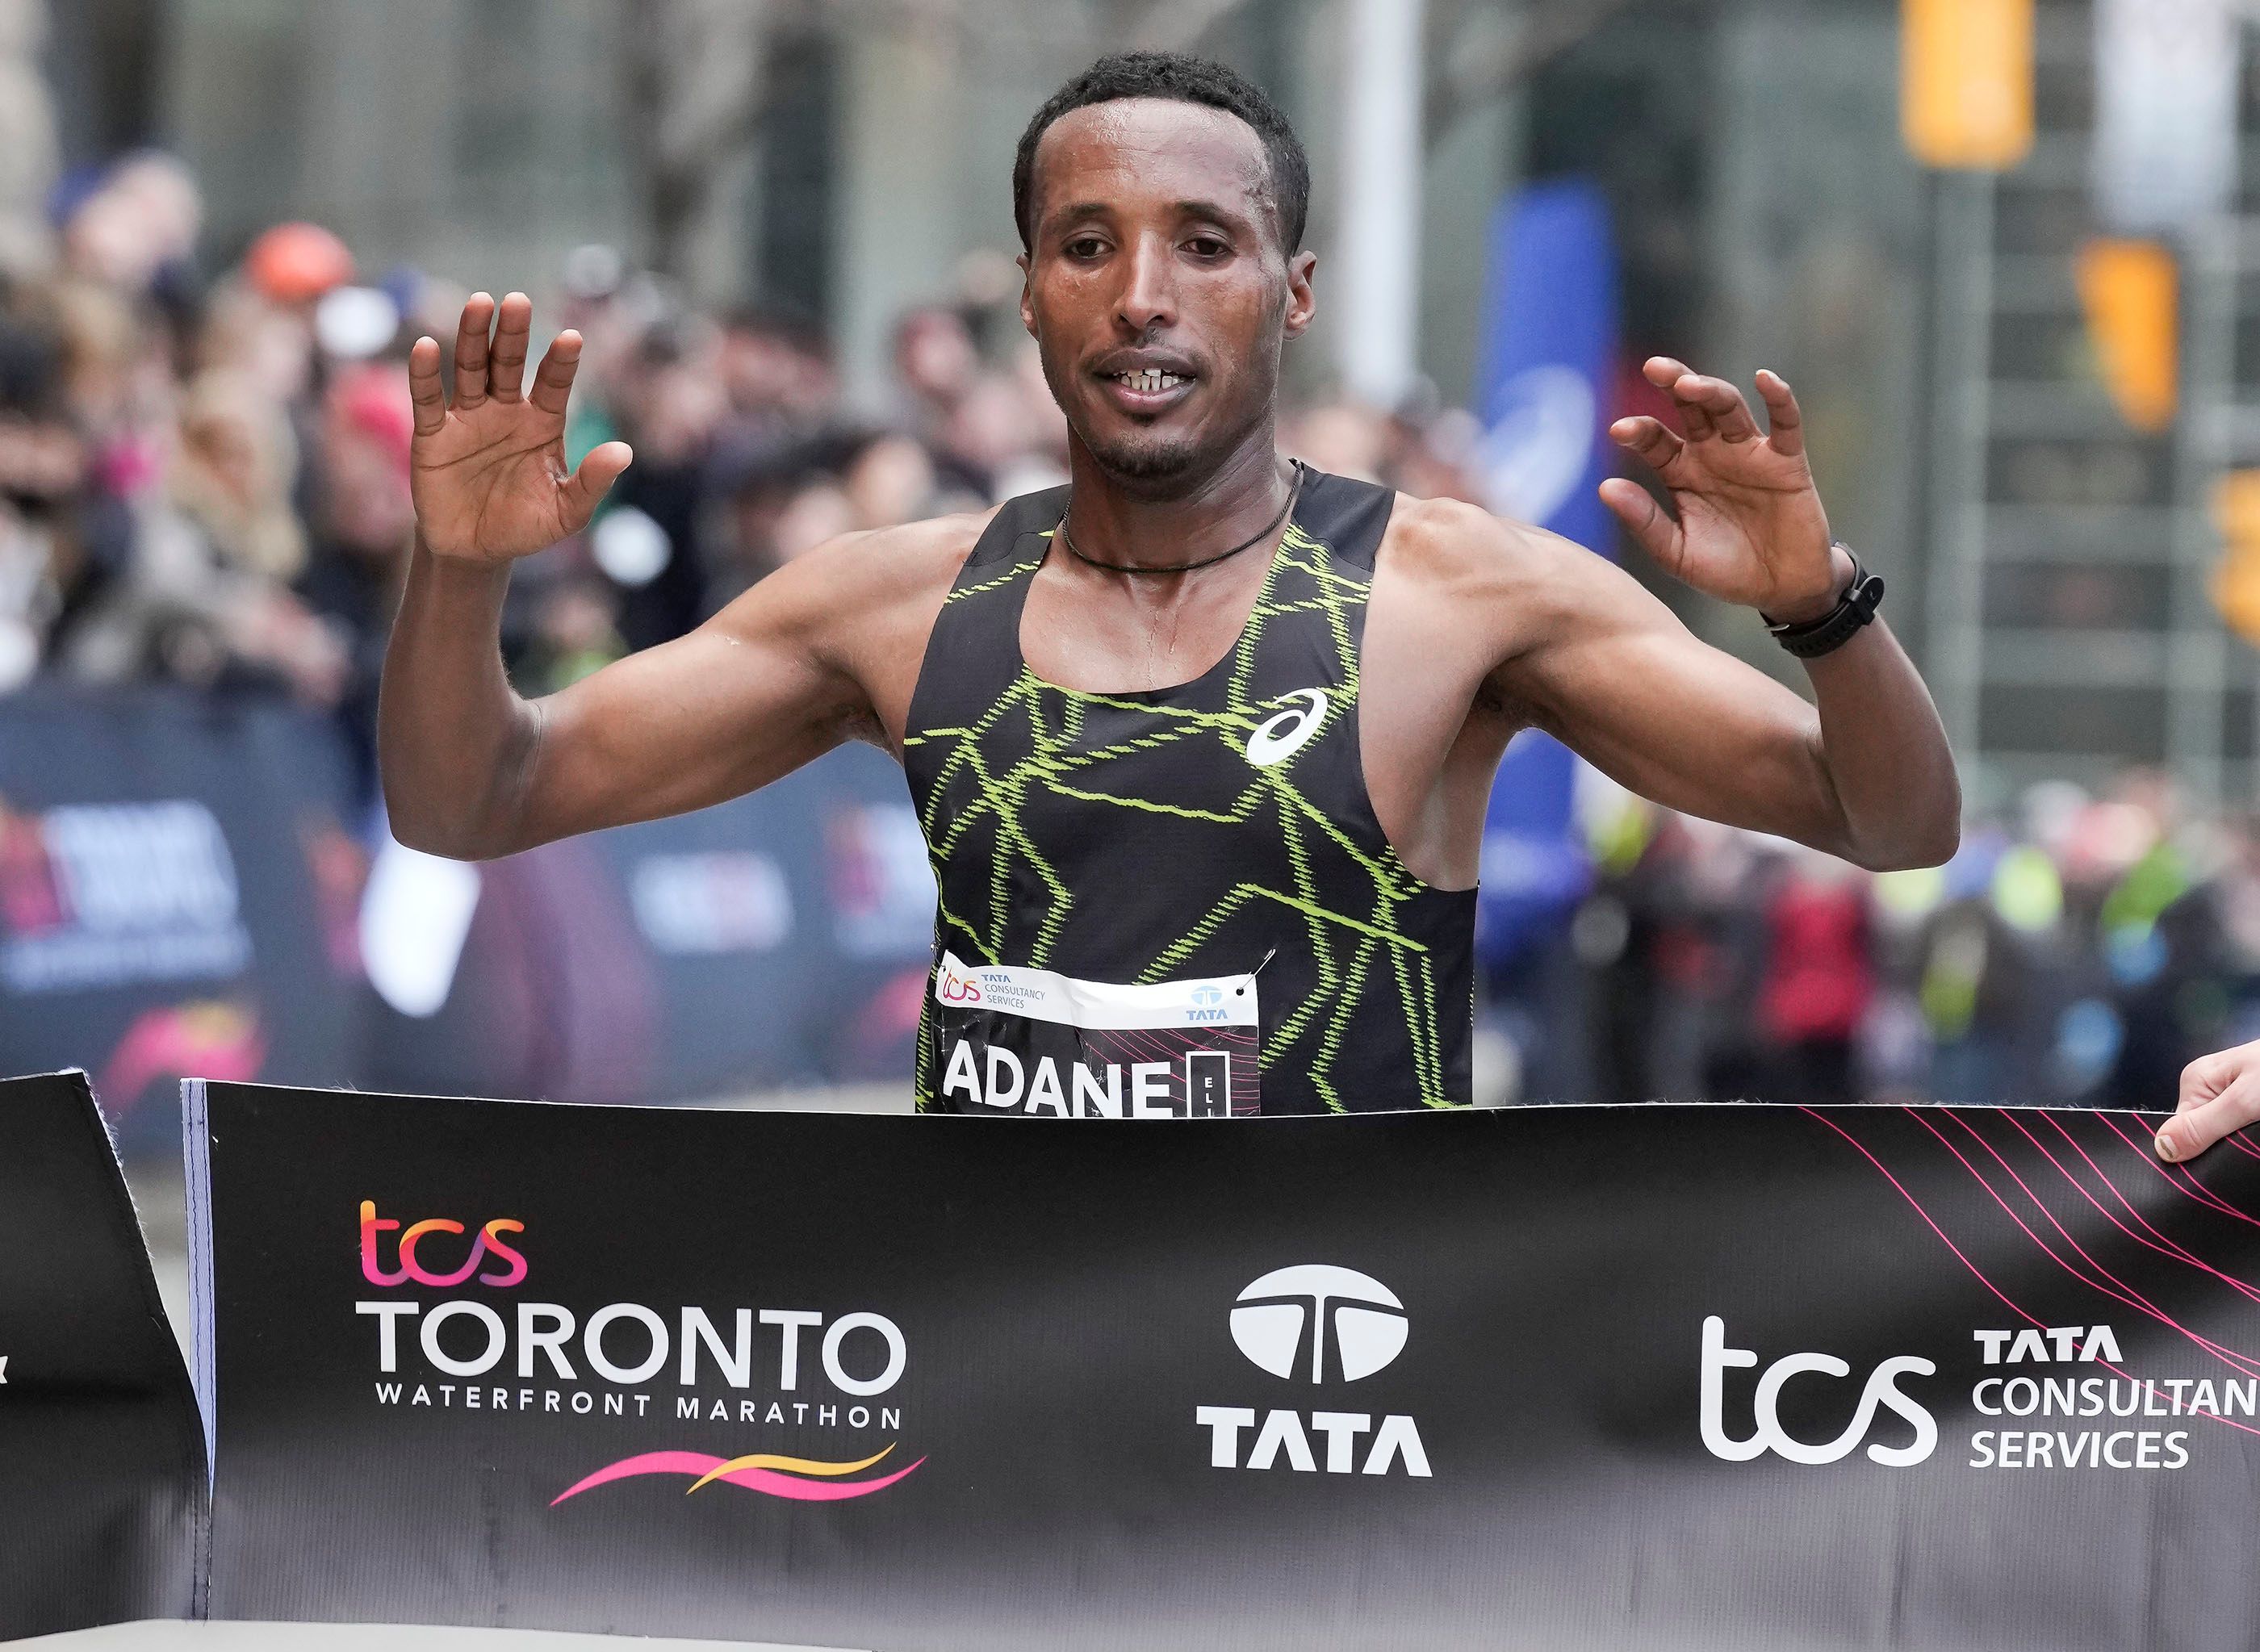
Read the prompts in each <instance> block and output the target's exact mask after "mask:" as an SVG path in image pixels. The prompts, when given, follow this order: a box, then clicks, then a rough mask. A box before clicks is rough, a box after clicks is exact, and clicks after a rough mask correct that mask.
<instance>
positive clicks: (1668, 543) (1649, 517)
mask: <svg viewBox="0 0 2260 1652" xmlns="http://www.w3.org/2000/svg"><path fill="white" fill-rule="evenodd" d="M1641 371H1642V372H1643V373H1645V374H1646V375H1647V376H1648V382H1649V383H1651V384H1653V385H1655V386H1656V389H1658V390H1668V391H1670V394H1671V398H1672V400H1674V401H1675V402H1677V404H1679V413H1680V418H1681V421H1682V422H1683V423H1684V426H1685V427H1686V434H1685V435H1684V436H1682V435H1679V434H1677V433H1674V432H1672V431H1670V430H1669V429H1667V428H1665V426H1663V422H1662V421H1661V420H1659V419H1655V418H1620V419H1619V420H1618V421H1617V422H1616V423H1615V424H1613V425H1612V426H1609V434H1610V435H1611V436H1612V437H1613V438H1614V439H1615V440H1617V441H1618V442H1619V443H1620V444H1622V445H1623V446H1624V447H1628V448H1630V449H1631V450H1632V451H1633V452H1634V453H1635V454H1639V455H1640V456H1641V458H1642V459H1644V460H1646V461H1648V463H1649V465H1651V466H1653V467H1654V468H1655V470H1656V475H1657V476H1659V477H1660V478H1662V480H1663V485H1664V486H1665V487H1666V488H1667V489H1669V490H1670V494H1671V503H1672V505H1673V507H1674V509H1676V510H1677V512H1678V520H1677V521H1674V520H1673V519H1672V518H1671V517H1670V515H1669V514H1667V513H1666V512H1665V511H1663V508H1662V507H1661V506H1659V505H1658V504H1656V500H1655V499H1654V497H1651V496H1650V495H1649V492H1648V490H1646V489H1644V488H1642V487H1641V486H1640V485H1639V483H1634V482H1630V481H1627V480H1626V479H1625V478H1623V477H1621V476H1619V477H1613V478H1611V479H1610V480H1609V481H1607V482H1605V483H1602V484H1601V498H1602V500H1603V501H1604V502H1605V503H1606V504H1607V505H1608V507H1609V509H1610V510H1612V511H1615V512H1616V514H1617V518H1618V519H1619V520H1620V521H1621V522H1622V523H1623V524H1624V525H1625V526H1626V528H1627V530H1628V531H1629V532H1630V533H1631V534H1632V536H1633V537H1634V539H1636V540H1639V541H1640V542H1641V545H1642V546H1644V547H1647V549H1648V552H1649V554H1650V555H1651V556H1653V557H1655V558H1656V561H1659V562H1661V563H1663V566H1664V568H1665V569H1667V570H1669V571H1670V573H1671V574H1673V575H1674V576H1677V577H1678V578H1680V579H1683V580H1685V581H1686V582H1687V583H1689V584H1690V585H1692V586H1693V587H1694V588H1695V589H1696V590H1699V591H1702V592H1703V593H1705V594H1706V596H1711V597H1718V598H1720V600H1721V601H1724V602H1730V603H1739V604H1742V605H1743V606H1744V607H1748V608H1756V609H1758V610H1760V611H1763V613H1764V614H1766V616H1767V617H1768V618H1770V619H1774V620H1776V621H1787V622H1790V623H1792V624H1794V623H1800V622H1803V621H1805V620H1808V619H1819V618H1820V617H1821V616H1822V615H1823V614H1826V613H1827V611H1829V610H1830V609H1831V608H1833V607H1834V605H1835V604H1836V600H1837V598H1838V597H1840V596H1842V593H1843V590H1844V586H1845V584H1846V583H1848V582H1849V579H1850V577H1851V563H1850V561H1849V559H1846V558H1842V557H1840V556H1839V555H1837V554H1836V553H1835V552H1834V551H1833V550H1832V549H1831V548H1830V547H1829V539H1828V513H1827V511H1823V510H1822V509H1821V508H1820V494H1819V492H1818V491H1816V490H1814V488H1813V472H1812V470H1811V468H1809V467H1808V466H1807V465H1806V462H1805V422H1804V418H1803V416H1802V415H1801V414H1800V413H1799V411H1798V406H1797V397H1795V396H1794V395H1793V394H1792V393H1791V390H1790V388H1789V384H1788V383H1787V381H1785V380H1784V379H1783V378H1781V377H1780V376H1779V375H1777V374H1773V373H1760V374H1759V375H1758V394H1759V395H1760V396H1762V397H1764V398H1765V404H1766V416H1767V422H1768V424H1769V425H1770V426H1771V431H1770V433H1767V434H1762V433H1760V432H1759V430H1758V427H1757V421H1756V419H1754V418H1752V417H1751V416H1750V410H1749V404H1747V403H1746V402H1744V401H1743V400H1742V393H1741V391H1740V390H1736V389H1735V388H1734V386H1733V385H1731V384H1729V383H1727V381H1726V380H1724V379H1714V378H1706V377H1705V376H1704V375H1701V374H1699V373H1692V372H1690V371H1689V370H1688V369H1687V368H1686V367H1684V365H1682V364H1681V363H1679V362H1677V361H1673V360H1672V359H1671V358H1670V357H1669V356H1662V355H1659V356H1651V357H1649V361H1648V362H1647V364H1646V365H1645V366H1644V367H1643V368H1641Z"/></svg>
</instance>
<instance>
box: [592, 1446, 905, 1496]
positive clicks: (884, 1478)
mask: <svg viewBox="0 0 2260 1652" xmlns="http://www.w3.org/2000/svg"><path fill="white" fill-rule="evenodd" d="M894 1449H895V1448H894V1447H892V1446H891V1445H890V1446H889V1447H888V1448H886V1449H885V1450H884V1451H882V1452H880V1453H879V1454H878V1455H876V1456H870V1457H866V1458H864V1459H863V1460H862V1462H819V1461H818V1460H817V1459H815V1458H813V1457H783V1456H777V1455H774V1454H773V1453H769V1452H756V1453H755V1454H754V1455H752V1456H748V1457H718V1456H715V1455H712V1453H710V1452H704V1451H647V1452H644V1453H643V1454H642V1455H640V1456H633V1457H622V1458H621V1459H620V1460H619V1462H613V1463H608V1464H606V1465H605V1466H604V1468H601V1469H599V1470H597V1471H596V1472H595V1473H594V1474H592V1475H590V1476H589V1477H587V1478H586V1479H583V1480H580V1481H577V1482H576V1483H575V1484H572V1485H570V1486H568V1487H567V1488H566V1489H565V1490H564V1491H561V1492H559V1493H558V1494H557V1495H556V1496H555V1497H554V1498H550V1499H549V1506H550V1507H551V1508H553V1509H554V1508H555V1507H556V1506H557V1505H559V1504H560V1503H562V1502H563V1501H565V1499H566V1498H574V1497H578V1496H580V1495H581V1493H582V1492H583V1491H595V1490H596V1489H597V1487H598V1486H600V1485H610V1484H611V1483H612V1482H613V1481H615V1480H632V1479H635V1478H637V1477H640V1476H642V1475H647V1474H679V1475H683V1476H687V1477H689V1478H690V1482H691V1484H690V1489H689V1491H685V1492H684V1493H683V1495H684V1496H685V1497H688V1496H690V1492H692V1491H699V1490H701V1489H702V1488H704V1487H705V1486H709V1485H712V1484H714V1483H715V1482H716V1481H718V1480H719V1481H720V1482H722V1483H723V1484H726V1485H734V1486H738V1487H740V1488H742V1489H743V1490H745V1491H759V1492H761V1493H762V1495H763V1496H765V1497H781V1498H790V1499H791V1500H792V1501H794V1502H796V1503H840V1502H844V1501H846V1500H847V1498H858V1497H869V1496H870V1495H871V1493H873V1492H874V1491H885V1490H886V1489H887V1488H888V1487H889V1486H890V1485H892V1484H894V1483H895V1482H896V1481H898V1480H900V1479H904V1478H906V1477H909V1476H910V1475H912V1474H913V1473H915V1472H916V1471H917V1470H918V1467H919V1463H922V1462H925V1461H926V1459H925V1458H924V1457H920V1458H919V1460H918V1462H913V1463H912V1464H911V1465H910V1467H909V1468H907V1469H897V1470H895V1471H894V1472H893V1473H892V1474H883V1475H879V1476H877V1477H875V1478H872V1479H869V1480H850V1479H847V1478H845V1476H847V1475H851V1474H861V1473H862V1472H863V1471H864V1470H866V1469H875V1468H876V1467H877V1466H878V1465H879V1464H880V1463H881V1462H883V1461H884V1460H885V1459H886V1458H887V1457H889V1456H890V1455H893V1452H894Z"/></svg>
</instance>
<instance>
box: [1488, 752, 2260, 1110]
mask: <svg viewBox="0 0 2260 1652" xmlns="http://www.w3.org/2000/svg"><path fill="white" fill-rule="evenodd" d="M1582 813H1583V816H1584V836H1585V840H1586V844H1587V847H1588V849H1589V852H1590V855H1591V861H1592V865H1593V876H1592V881H1591V886H1590V888H1589V890H1587V891H1586V892H1585V893H1584V896H1583V898H1582V899H1581V900H1579V901H1578V902H1577V904H1576V905H1573V906H1571V907H1570V908H1568V909H1567V910H1566V911H1565V914H1564V917H1565V921H1564V922H1563V924H1561V925H1560V926H1556V927H1554V928H1552V929H1550V930H1541V931H1540V932H1539V933H1535V934H1534V935H1533V936H1531V937H1530V938H1529V939H1527V940H1526V941H1525V942H1524V943H1523V944H1521V945H1520V946H1519V947H1516V948H1511V949H1502V948H1492V949H1491V950H1492V956H1491V989H1492V990H1491V993H1490V994H1489V999H1490V1003H1489V1007H1488V1008H1487V1010H1486V1012H1485V1019H1486V1021H1487V1023H1488V1031H1489V1033H1490V1036H1491V1041H1492V1044H1493V1048H1494V1049H1495V1050H1496V1051H1497V1052H1498V1053H1499V1054H1500V1055H1504V1057H1505V1059H1504V1061H1502V1062H1498V1063H1497V1064H1496V1070H1498V1072H1499V1073H1500V1074H1501V1076H1500V1077H1499V1078H1498V1079H1497V1080H1495V1081H1494V1082H1495V1083H1498V1085H1499V1086H1500V1087H1501V1088H1502V1089H1503V1090H1504V1091H1505V1092H1506V1093H1505V1094H1504V1095H1502V1096H1499V1097H1498V1098H1497V1099H1521V1100H1531V1101H1547V1100H1561V1099H1571V1098H1577V1099H1585V1098H1590V1099H1592V1100H1597V1101H1634V1100H1642V1099H1648V1098H1655V1097H1672V1098H1713V1099H1742V1098H1751V1099H1763V1100H1770V1101H1793V1102H1806V1103H1813V1102H1822V1101H1840V1100H1860V1099H1863V1100H1870V1101H1913V1100H1938V1101H1946V1102H1963V1103H1999V1102H2005V1101H2006V1102H2021V1103H2049V1104H2061V1105H2095V1106H2114V1107H2134V1106H2140V1107H2145V1108H2157V1107H2171V1105H2173V1102H2174V1098H2175V1095H2176V1084H2177V1080H2178V1075H2179V1072H2180V1069H2181V1068H2182V1066H2183V1065H2184V1064H2185V1062H2188V1061H2190V1060H2191V1059H2192V1057H2194V1056H2196V1055H2199V1054H2201V1053H2203V1052H2205V1051H2206V1050H2209V1049H2217V1048H2223V1047H2226V1046H2228V1045H2231V1044H2237V1043H2242V1042H2244V1041H2248V1040H2250V1039H2252V1038H2254V1037H2256V1036H2260V820H2255V819H2249V818H2242V819H2232V818H2228V817H2226V816H2223V815H2219V814H2212V813H2204V812H2192V811H2190V810H2189V809H2188V808H2186V807H2185V805H2184V803H2183V802H2182V800H2181V799H2180V798H2179V797H2178V795H2177V794H2176V791H2175V789H2174V787H2173V786H2172V784H2171V782H2170V781H2169V780H2168V779H2167V778H2166V777H2165V776H2162V775H2157V774H2154V773H2140V772H2136V773H2129V774H2128V775H2126V776H2123V777H2121V780H2120V781H2119V782H2118V783H2116V784H2115V785H2114V786H2113V787H2112V788H2111V789H2110V790H2109V791H2108V793H2107V794H2106V795H2104V796H2100V797H2098V796H2091V795H2089V794H2088V793H2087V792H2085V791H2083V790H2081V789H2080V788H2078V787H2077V786H2074V785H2072V784H2070V783H2064V782H2051V783H2046V784H2042V785H2039V786H2035V787H2034V788H2032V789H2031V790H2028V792H2027V793H2026V794H2025V796H2024V797H2022V798H2021V799H2020V805H2019V806H2018V808H2017V810H2016V811H2015V812H2014V813H2013V815H2012V816H2011V817H2009V818H2006V819H1997V820H1980V821H1977V822H1973V823H1972V824H1971V825H1970V826H1969V827H1968V828H1967V829H1966V830H1965V831H1964V833H1963V844H1962V847H1961V850H1960V852H1959V853H1958V854H1957V855H1956V856H1955V858H1954V860H1953V861H1952V862H1950V863H1949V864H1948V865H1946V866H1944V867H1942V868H1938V869H1931V870H1925V871H1910V872H1892V873H1886V874H1884V875H1882V876H1871V875H1870V874H1867V873H1864V872H1862V871H1860V870H1858V869H1856V868H1853V867H1851V866H1849V865H1847V864H1845V863H1844V862H1841V861H1837V860H1834V859H1832V858H1831V857H1829V856H1827V855H1820V854H1817V853H1814V852H1813V851H1811V850H1807V849H1805V848H1802V847H1799V846H1798V845H1795V844H1792V843H1788V842H1785V841H1784V840H1780V839H1776V838H1768V837H1763V836H1760V835H1757V834H1755V833H1746V832H1738V831H1734V830H1732V829H1730V828H1727V827H1723V826H1714V825H1713V824H1711V823H1709V822H1706V821H1701V820H1694V819H1688V818H1686V817H1684V816H1680V815H1675V814H1672V813H1670V812H1666V811H1663V810H1659V809H1657V808H1656V807H1655V806H1654V805H1649V804H1648V803H1646V802H1645V801H1644V800H1642V799H1641V798H1638V797H1632V796H1631V795H1629V794H1627V793H1625V792H1623V791H1621V790H1617V789H1615V788H1613V787H1610V786H1608V785H1606V783H1603V784H1600V785H1598V786H1596V787H1594V788H1592V790H1591V796H1589V797H1587V799H1586V800H1585V804H1584V808H1583V810H1582Z"/></svg>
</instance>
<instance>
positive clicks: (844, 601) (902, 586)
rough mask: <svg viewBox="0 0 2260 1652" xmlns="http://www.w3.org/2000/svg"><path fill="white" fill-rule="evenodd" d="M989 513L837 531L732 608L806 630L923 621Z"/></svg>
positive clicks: (945, 590) (756, 619)
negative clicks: (895, 617)
mask: <svg viewBox="0 0 2260 1652" xmlns="http://www.w3.org/2000/svg"><path fill="white" fill-rule="evenodd" d="M995 514H996V510H995V509H994V508H991V509H988V510H983V511H964V512H962V513H960V514H957V515H955V516H941V517H932V518H927V519H926V520H925V521H920V522H905V523H903V524H901V525H900V526H895V527H883V528H870V529H867V530H863V531H862V532H858V533H843V534H840V536H839V537H838V538H837V539H832V540H826V541H825V542H824V543H823V544H821V545H819V546H817V547H815V548H814V549H813V550H811V551H808V552H806V553H805V554H802V555H799V556H796V557H795V558H793V559H792V561H789V562H787V563H786V564H785V565H784V566H783V567H782V568H780V569H777V570H776V572H775V573H773V574H771V575H769V576H768V577H767V578H766V579H763V580H762V581H761V582H759V583H757V584H755V586H754V587H753V588H752V589H751V590H747V592H746V593H745V594H744V595H743V596H741V597H739V598H738V599H737V601H736V602H735V603H733V604H732V609H733V610H736V611H739V612H740V616H741V617H742V618H743V619H745V620H747V622H749V623H757V624H761V625H763V626H770V625H783V626H789V627H790V628H795V629H803V628H805V629H812V630H829V629H832V628H833V626H835V625H836V624H837V623H839V622H843V621H844V622H847V623H850V624H853V625H855V626H858V627H861V626H864V625H866V624H868V623H869V622H870V621H871V620H873V619H883V618H884V617H886V616H888V615H890V614H892V613H897V612H900V613H904V614H914V613H919V612H925V613H926V614H927V616H928V618H931V611H933V610H936V609H939V608H940V605H941V600H942V598H943V597H946V596H947V595H948V592H949V588H950V586H951V584H952V583H954V582H955V580H956V578H957V574H958V570H959V569H961V568H962V567H963V566H964V565H965V559H966V558H967V557H969V556H970V555H971V554H973V547H975V545H976V544H978V543H979V542H980V539H981V531H982V529H983V528H984V527H986V526H988V525H989V518H991V517H992V516H994V515H995ZM728 612H729V611H726V614H727V613H728Z"/></svg>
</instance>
